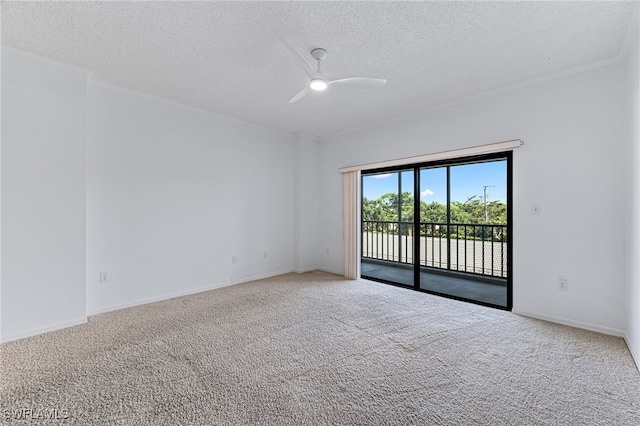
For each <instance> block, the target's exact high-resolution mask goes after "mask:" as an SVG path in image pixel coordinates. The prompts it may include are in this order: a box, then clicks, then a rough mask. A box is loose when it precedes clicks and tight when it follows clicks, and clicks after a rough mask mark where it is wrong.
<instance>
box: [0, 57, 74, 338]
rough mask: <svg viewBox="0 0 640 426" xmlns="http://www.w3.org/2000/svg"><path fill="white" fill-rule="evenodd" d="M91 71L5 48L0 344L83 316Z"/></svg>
mask: <svg viewBox="0 0 640 426" xmlns="http://www.w3.org/2000/svg"><path fill="white" fill-rule="evenodd" d="M85 92H86V73H85V72H83V71H80V70H76V69H73V68H70V67H66V66H63V65H60V64H56V63H53V62H47V61H42V60H39V59H36V58H34V57H30V56H26V55H23V54H21V53H19V52H16V51H13V50H10V49H6V48H3V49H2V259H1V263H2V302H1V308H0V309H1V310H2V312H1V317H2V329H1V331H0V340H1V341H8V340H14V339H18V338H21V337H25V336H28V335H33V334H38V333H43V332H46V331H49V330H53V329H57V328H62V327H66V326H70V325H73V324H79V323H82V322H85V321H86V312H85V282H84V278H85V217H86V215H85V165H86V164H85V122H86V120H85V111H86V97H85Z"/></svg>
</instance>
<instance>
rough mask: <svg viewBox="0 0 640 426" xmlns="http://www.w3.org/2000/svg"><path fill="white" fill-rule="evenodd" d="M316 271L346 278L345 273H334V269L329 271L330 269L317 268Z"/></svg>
mask: <svg viewBox="0 0 640 426" xmlns="http://www.w3.org/2000/svg"><path fill="white" fill-rule="evenodd" d="M316 270H317V271H323V272H328V273H330V274H335V275H340V276H341V277H344V271H334V270H333V269H329V268H316Z"/></svg>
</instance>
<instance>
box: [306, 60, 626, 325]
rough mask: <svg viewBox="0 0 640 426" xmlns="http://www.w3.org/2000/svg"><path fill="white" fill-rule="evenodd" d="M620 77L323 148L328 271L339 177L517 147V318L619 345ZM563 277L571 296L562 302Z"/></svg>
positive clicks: (421, 118) (471, 106) (531, 91)
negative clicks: (390, 164)
mask: <svg viewBox="0 0 640 426" xmlns="http://www.w3.org/2000/svg"><path fill="white" fill-rule="evenodd" d="M623 77H624V72H623V67H622V66H621V65H620V64H616V65H610V66H607V67H602V68H598V69H593V70H590V71H587V72H582V73H579V74H575V75H572V76H567V77H563V78H558V79H555V80H551V81H547V82H542V83H539V84H536V85H532V86H529V87H524V88H519V89H514V90H510V91H503V92H500V93H494V94H493V95H487V96H486V97H482V98H476V99H475V100H469V101H468V102H465V103H461V104H458V105H454V106H450V107H447V108H442V109H439V110H433V111H430V112H424V113H421V114H416V115H415V116H413V117H408V118H405V119H402V120H397V121H392V122H387V123H383V124H381V125H379V126H374V127H370V128H365V129H361V130H359V131H355V132H351V133H347V134H343V135H337V136H334V137H330V138H327V139H326V140H322V141H320V144H319V147H320V181H321V182H322V183H323V188H322V191H321V193H320V197H321V198H320V205H321V206H323V209H322V212H321V215H320V229H323V230H324V231H323V233H322V234H321V236H320V238H321V240H320V245H321V247H323V248H326V249H329V252H330V255H328V256H324V258H323V259H322V260H323V261H322V262H321V266H322V267H323V268H325V269H328V270H335V271H342V270H343V265H342V257H343V253H344V249H343V245H342V227H341V224H342V219H341V186H340V176H339V174H338V168H340V167H344V166H351V165H357V164H364V163H370V162H376V161H382V160H388V159H394V158H402V157H407V156H414V155H420V154H426V153H431V152H439V151H446V150H451V149H457V148H464V147H470V146H475V145H483V144H488V143H493V142H500V141H505V140H510V139H517V138H520V139H523V140H524V141H525V145H524V146H523V147H521V148H518V149H516V150H515V151H514V182H513V187H514V199H513V205H514V230H513V237H514V271H513V277H514V279H513V282H514V312H520V313H523V314H527V315H531V316H536V317H540V318H546V319H551V320H554V321H558V322H562V323H567V324H572V325H577V326H580V327H585V328H591V329H596V330H600V331H605V332H609V333H613V334H618V335H622V334H623V330H624V329H625V327H626V322H627V319H626V317H625V309H624V308H625V300H624V297H625V278H626V274H625V271H624V250H623V249H624V234H625V232H626V229H625V226H624V220H621V218H623V217H624V213H623V212H624V210H625V209H626V208H628V200H627V196H628V193H627V191H626V187H625V185H626V182H625V181H624V177H625V175H626V171H625V164H627V162H626V161H625V154H626V152H625V151H626V149H625V144H624V143H621V141H622V140H624V137H625V136H626V135H627V132H626V129H625V123H626V115H625V114H626V109H625V107H626V103H625V100H624V94H623V89H624V88H623V85H622V84H621V82H622V80H623ZM533 203H539V204H540V206H541V214H540V215H539V216H532V215H531V204H533ZM560 277H563V278H566V279H568V280H569V291H568V292H566V293H565V292H558V291H557V280H558V278H560Z"/></svg>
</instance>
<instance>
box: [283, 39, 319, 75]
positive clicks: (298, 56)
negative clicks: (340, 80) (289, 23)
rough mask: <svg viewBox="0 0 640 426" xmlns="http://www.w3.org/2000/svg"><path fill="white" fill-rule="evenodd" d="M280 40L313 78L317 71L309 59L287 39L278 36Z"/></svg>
mask: <svg viewBox="0 0 640 426" xmlns="http://www.w3.org/2000/svg"><path fill="white" fill-rule="evenodd" d="M278 41H279V42H280V44H281V45H282V47H284V49H285V50H286V51H287V52H289V54H290V55H291V56H292V57H293V59H294V60H295V61H296V62H297V63H298V66H299V67H300V68H302V71H304V72H305V74H307V75H308V76H309V78H313V76H314V75H315V73H316V72H315V71H314V70H313V67H311V64H310V63H309V61H307V60H306V59H305V58H304V56H302V55H301V54H300V53H298V51H297V50H296V49H294V48H293V47H292V46H291V45H290V44H289V43H287V41H286V40H285V39H283V38H282V37H280V36H278Z"/></svg>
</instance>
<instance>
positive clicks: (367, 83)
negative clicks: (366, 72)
mask: <svg viewBox="0 0 640 426" xmlns="http://www.w3.org/2000/svg"><path fill="white" fill-rule="evenodd" d="M327 83H328V84H329V85H331V84H339V85H341V86H345V87H351V88H354V89H375V88H378V87H382V86H384V85H385V84H387V80H386V79H384V78H367V77H350V78H340V79H337V80H329V81H328V82H327Z"/></svg>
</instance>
